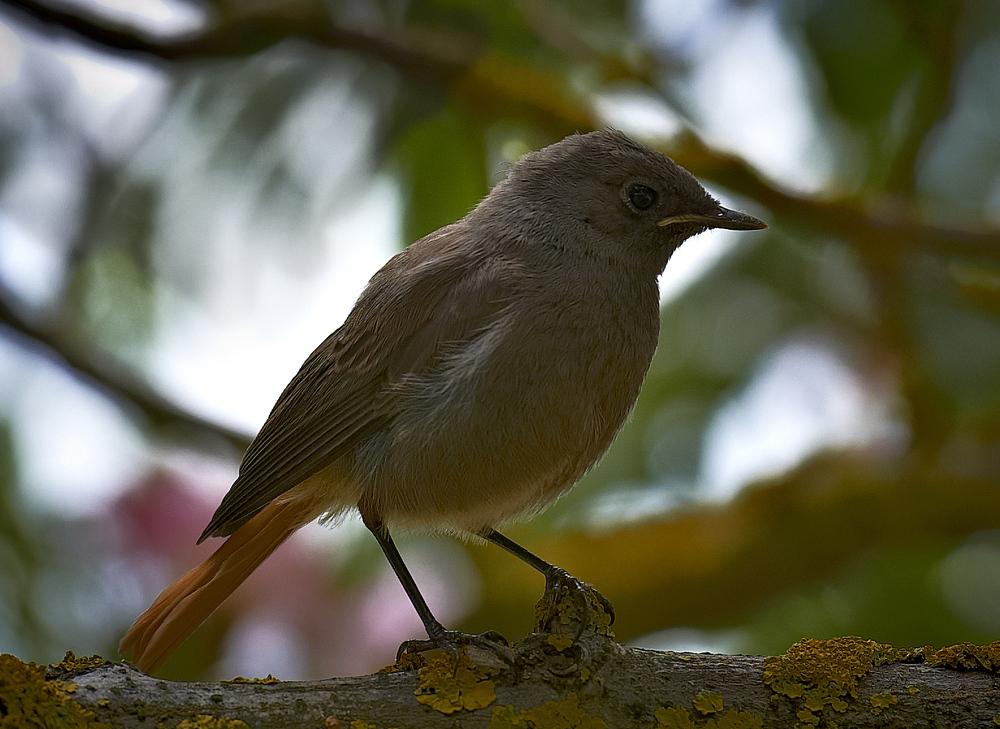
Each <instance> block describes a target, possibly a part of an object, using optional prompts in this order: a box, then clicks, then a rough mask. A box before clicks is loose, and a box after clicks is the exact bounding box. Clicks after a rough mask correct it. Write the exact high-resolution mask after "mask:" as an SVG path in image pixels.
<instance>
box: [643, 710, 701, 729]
mask: <svg viewBox="0 0 1000 729" xmlns="http://www.w3.org/2000/svg"><path fill="white" fill-rule="evenodd" d="M653 716H654V717H656V724H657V726H662V727H667V729H696V724H695V723H694V722H693V721H691V714H689V713H688V710H687V709H685V708H684V707H683V706H661V707H660V708H659V709H657V710H656V711H655V712H654V713H653Z"/></svg>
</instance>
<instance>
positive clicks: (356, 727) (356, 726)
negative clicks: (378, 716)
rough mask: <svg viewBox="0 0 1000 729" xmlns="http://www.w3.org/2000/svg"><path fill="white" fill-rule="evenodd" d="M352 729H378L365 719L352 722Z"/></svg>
mask: <svg viewBox="0 0 1000 729" xmlns="http://www.w3.org/2000/svg"><path fill="white" fill-rule="evenodd" d="M351 729H376V727H375V725H374V724H369V723H368V722H367V721H365V720H364V719H355V720H354V721H352V722H351Z"/></svg>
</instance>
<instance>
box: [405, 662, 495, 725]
mask: <svg viewBox="0 0 1000 729" xmlns="http://www.w3.org/2000/svg"><path fill="white" fill-rule="evenodd" d="M495 674H496V670H495V669H491V668H488V667H486V666H475V665H473V664H472V662H471V661H470V660H469V658H468V656H466V655H465V651H462V654H461V656H460V658H459V663H458V667H457V668H456V667H455V664H454V663H453V661H452V658H451V656H450V655H448V654H447V653H441V654H439V655H437V656H435V657H434V658H432V659H431V660H430V661H429V662H428V664H427V665H426V666H424V667H423V668H421V669H420V671H419V672H418V675H419V676H420V688H418V689H417V690H416V691H414V694H416V696H417V701H419V702H420V703H421V704H426V705H427V706H430V707H431V708H432V709H436V710H437V711H440V712H441V713H442V714H451V713H454V712H456V711H459V710H461V709H465V710H467V711H474V710H475V709H483V708H486V707H487V706H489V705H490V704H492V703H493V702H494V701H496V698H497V695H496V685H495V684H494V683H493V681H492V676H494V675H495Z"/></svg>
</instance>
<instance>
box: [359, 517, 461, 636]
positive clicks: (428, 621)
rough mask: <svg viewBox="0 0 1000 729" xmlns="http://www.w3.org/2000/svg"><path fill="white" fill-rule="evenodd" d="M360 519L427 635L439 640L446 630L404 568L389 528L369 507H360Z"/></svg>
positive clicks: (408, 571)
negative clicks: (386, 561) (379, 549)
mask: <svg viewBox="0 0 1000 729" xmlns="http://www.w3.org/2000/svg"><path fill="white" fill-rule="evenodd" d="M361 519H362V521H364V523H365V526H366V527H368V531H370V532H371V533H372V534H373V535H374V536H375V539H376V540H377V541H378V546H380V547H381V548H382V553H383V554H384V555H385V558H386V559H387V560H388V561H389V565H390V566H391V567H392V571H393V572H395V573H396V577H397V578H398V579H399V582H400V584H401V585H402V586H403V589H404V590H406V596H407V597H408V598H410V602H411V603H413V609H414V610H416V611H417V615H419V616H420V620H421V621H422V622H423V624H424V628H425V629H426V630H427V637H428V638H430V639H431V640H433V641H435V642H437V641H439V640H441V638H442V637H443V636H444V634H445V632H446V631H445V629H444V626H443V625H441V623H439V622H438V620H437V618H435V617H434V615H433V614H432V613H431V609H430V608H429V607H427V602H426V601H425V600H424V596H423V595H421V594H420V590H419V589H418V588H417V583H416V581H415V580H414V579H413V575H411V574H410V570H408V569H407V568H406V564H405V563H404V562H403V557H402V556H401V555H400V554H399V550H398V549H396V544H395V542H393V541H392V537H391V536H390V535H389V530H388V529H387V528H386V526H385V524H384V523H383V522H382V520H381V519H378V518H374V517H373V516H372V513H371V511H370V510H369V509H365V508H362V509H361Z"/></svg>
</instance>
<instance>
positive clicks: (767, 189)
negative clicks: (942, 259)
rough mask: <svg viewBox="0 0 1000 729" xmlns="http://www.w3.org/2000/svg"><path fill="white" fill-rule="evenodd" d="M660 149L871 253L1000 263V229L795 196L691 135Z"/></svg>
mask: <svg viewBox="0 0 1000 729" xmlns="http://www.w3.org/2000/svg"><path fill="white" fill-rule="evenodd" d="M663 151H664V152H665V153H667V154H669V155H670V156H671V157H673V158H674V160H676V161H677V163H678V164H680V165H681V166H683V167H686V168H687V169H689V170H691V172H693V173H694V174H696V175H697V176H698V177H701V178H703V179H705V180H709V181H711V182H714V183H717V184H719V185H721V186H723V187H725V188H728V189H729V190H732V191H733V192H736V193H738V194H740V195H743V196H745V197H748V198H750V199H752V200H755V201H757V202H759V203H760V204H761V205H764V206H765V207H767V208H769V209H770V210H772V211H773V212H774V213H775V215H777V216H779V217H781V218H784V219H785V220H786V221H788V222H791V223H795V224H799V225H802V226H804V227H809V228H813V229H818V230H823V231H827V232H829V233H833V234H834V235H837V236H839V237H842V238H844V239H846V240H848V241H849V242H851V243H853V244H854V245H858V246H865V247H870V248H869V252H870V251H871V249H878V248H883V249H884V250H885V251H886V253H890V252H892V253H898V252H899V251H900V250H901V249H907V248H908V249H914V248H916V249H924V250H927V251H933V252H937V253H942V254H946V255H957V256H970V257H978V258H989V259H1000V231H996V230H988V229H984V230H970V229H961V228H948V227H942V226H938V225H933V224H929V223H924V222H921V221H920V220H918V219H917V216H916V214H915V213H914V212H913V211H912V210H910V209H908V207H907V206H906V205H905V204H904V203H902V202H900V203H899V204H898V206H892V207H891V208H887V209H884V210H870V209H867V208H866V207H865V206H864V205H863V204H862V203H861V201H858V200H851V199H839V200H822V199H818V198H809V197H803V196H801V195H794V194H791V193H789V192H785V191H783V190H781V189H780V188H778V187H777V186H775V185H773V184H772V183H770V182H768V181H767V180H765V179H764V178H763V177H762V176H761V175H760V173H759V172H757V171H756V170H755V169H754V168H753V167H752V166H751V165H750V164H748V163H747V162H746V161H745V160H743V159H742V158H740V157H738V156H736V155H730V154H725V153H722V152H719V151H718V150H714V149H711V148H710V147H708V146H706V145H705V143H704V142H703V141H702V140H701V139H699V138H698V137H697V136H695V135H693V134H689V135H685V136H683V137H682V138H680V139H679V140H677V142H676V143H675V144H671V145H670V146H669V147H665V148H663Z"/></svg>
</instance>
